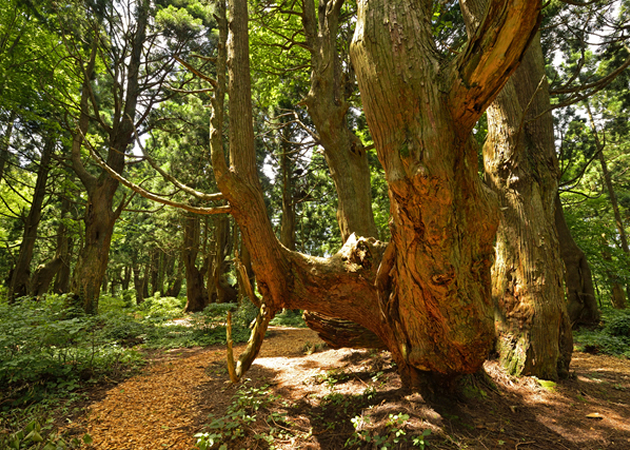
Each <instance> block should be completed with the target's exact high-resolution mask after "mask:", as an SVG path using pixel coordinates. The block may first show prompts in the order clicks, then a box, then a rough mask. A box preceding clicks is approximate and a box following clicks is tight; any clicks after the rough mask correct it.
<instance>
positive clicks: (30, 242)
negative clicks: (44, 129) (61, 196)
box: [7, 134, 55, 303]
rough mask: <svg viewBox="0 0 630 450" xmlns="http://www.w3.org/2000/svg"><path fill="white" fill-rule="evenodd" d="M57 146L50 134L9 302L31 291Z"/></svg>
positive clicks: (43, 155) (38, 174)
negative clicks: (32, 266)
mask: <svg viewBox="0 0 630 450" xmlns="http://www.w3.org/2000/svg"><path fill="white" fill-rule="evenodd" d="M54 148H55V140H54V139H53V137H52V134H49V135H48V137H47V138H46V143H45V144H44V149H43V151H42V156H41V159H40V161H39V170H38V171H37V181H36V183H35V190H34V192H33V200H32V202H31V209H30V211H29V213H28V216H26V219H25V221H24V232H23V234H22V243H21V244H20V252H19V254H18V258H17V262H16V264H15V267H14V269H13V276H12V277H11V281H10V283H9V292H8V294H7V298H8V301H9V303H11V302H13V301H14V300H15V299H16V298H18V297H23V296H25V295H27V294H28V293H29V291H30V289H29V283H30V278H31V261H32V259H33V249H34V248H35V240H36V239H37V228H38V227H39V221H40V219H41V217H42V205H43V203H44V197H45V196H46V182H47V181H48V172H49V170H50V161H51V159H52V155H53V151H54Z"/></svg>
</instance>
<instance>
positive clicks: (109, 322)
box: [0, 295, 140, 408]
mask: <svg viewBox="0 0 630 450" xmlns="http://www.w3.org/2000/svg"><path fill="white" fill-rule="evenodd" d="M66 303H67V299H66V296H63V295H62V296H48V297H47V298H46V300H41V301H40V302H35V301H33V300H32V299H30V298H23V299H21V301H19V302H18V303H17V304H15V305H12V306H9V305H0V384H2V385H4V386H7V388H8V389H7V390H6V391H5V393H4V395H5V396H6V398H8V399H11V401H10V402H9V404H8V405H19V404H25V403H27V402H30V401H33V400H39V399H41V398H43V395H44V394H46V393H54V392H57V393H58V392H72V391H74V390H75V389H77V388H78V387H79V386H80V383H81V381H92V382H95V381H96V380H98V379H99V378H101V377H103V376H105V375H111V374H119V373H121V372H122V371H123V370H124V369H125V368H126V367H128V366H130V365H131V366H134V365H137V364H138V363H139V362H140V356H139V354H138V353H137V352H136V351H134V350H131V349H127V348H125V347H123V345H121V344H122V342H123V340H124V339H127V338H128V337H129V335H130V334H133V333H131V332H130V328H131V327H130V326H129V323H128V322H126V321H125V319H123V318H122V317H121V316H120V315H118V316H117V315H113V314H110V315H107V316H97V317H91V316H85V315H83V314H82V313H81V312H80V311H76V310H74V309H71V308H67V307H66V306H65V305H66ZM125 330H126V331H125ZM119 338H120V340H118V339H119ZM16 394H18V395H16ZM8 405H7V406H5V408H6V407H8Z"/></svg>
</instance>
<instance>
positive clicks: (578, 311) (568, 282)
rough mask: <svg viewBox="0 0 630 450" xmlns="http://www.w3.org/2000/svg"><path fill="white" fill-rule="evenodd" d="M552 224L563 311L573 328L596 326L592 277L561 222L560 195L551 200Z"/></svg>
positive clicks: (597, 320) (588, 267)
mask: <svg viewBox="0 0 630 450" xmlns="http://www.w3.org/2000/svg"><path fill="white" fill-rule="evenodd" d="M555 223H556V231H557V233H558V241H559V242H560V255H561V256H562V260H563V261H564V268H565V271H564V284H565V287H566V292H567V311H568V313H569V319H570V320H571V324H572V326H573V327H576V326H580V325H596V324H597V323H598V322H599V308H598V307H597V300H596V299H595V289H594V287H593V276H592V275H591V267H590V266H589V264H588V261H587V260H586V255H585V254H584V252H583V251H582V249H581V248H580V247H578V245H577V244H576V243H575V241H574V240H573V237H572V236H571V232H570V231H569V227H568V226H567V222H566V221H565V220H564V213H563V211H562V203H561V202H560V196H559V195H556V200H555Z"/></svg>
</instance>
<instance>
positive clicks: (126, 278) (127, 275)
mask: <svg viewBox="0 0 630 450" xmlns="http://www.w3.org/2000/svg"><path fill="white" fill-rule="evenodd" d="M132 273H133V270H132V268H131V266H125V269H124V271H123V280H122V289H123V291H126V290H128V289H129V283H130V282H131V275H132Z"/></svg>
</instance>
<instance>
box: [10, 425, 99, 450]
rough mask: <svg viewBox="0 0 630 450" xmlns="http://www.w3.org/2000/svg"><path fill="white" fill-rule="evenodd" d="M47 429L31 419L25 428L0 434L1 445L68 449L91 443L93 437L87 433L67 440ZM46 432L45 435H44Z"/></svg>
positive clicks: (11, 447)
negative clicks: (7, 433) (79, 437)
mask: <svg viewBox="0 0 630 450" xmlns="http://www.w3.org/2000/svg"><path fill="white" fill-rule="evenodd" d="M45 431H46V429H45V428H42V426H41V425H40V423H39V422H38V421H37V420H33V421H31V422H30V423H29V424H28V425H26V426H25V427H24V428H23V429H21V430H19V431H16V432H15V433H11V434H9V435H5V436H0V445H2V446H3V448H7V449H15V450H19V449H26V448H32V449H41V450H66V449H73V448H79V447H81V446H82V445H83V444H87V445H89V444H91V443H92V437H91V436H90V435H89V434H88V433H85V434H84V435H83V437H82V438H81V440H79V439H78V438H76V437H75V438H73V439H72V440H69V441H67V440H65V439H64V438H63V437H62V436H59V435H57V434H55V433H50V434H48V435H47V434H46V432H45ZM42 433H44V436H42Z"/></svg>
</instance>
